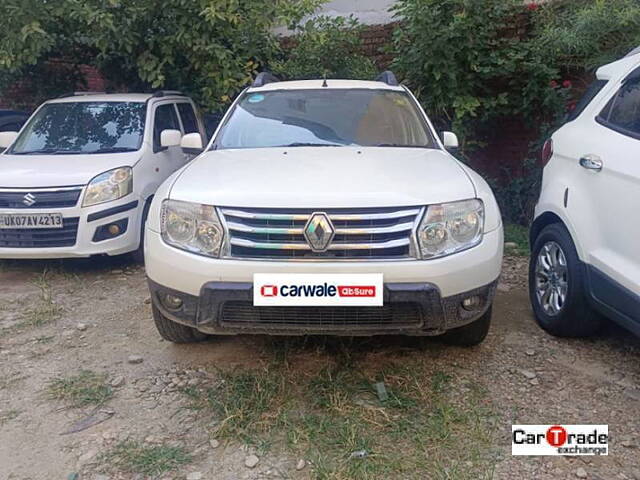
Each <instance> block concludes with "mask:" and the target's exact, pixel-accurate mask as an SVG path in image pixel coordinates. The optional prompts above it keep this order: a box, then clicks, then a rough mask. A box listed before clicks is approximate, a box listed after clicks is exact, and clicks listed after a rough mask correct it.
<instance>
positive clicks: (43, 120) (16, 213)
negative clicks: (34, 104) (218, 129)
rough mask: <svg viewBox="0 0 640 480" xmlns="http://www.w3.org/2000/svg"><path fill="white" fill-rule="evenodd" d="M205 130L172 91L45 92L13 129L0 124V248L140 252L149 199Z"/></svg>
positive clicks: (20, 254) (35, 253)
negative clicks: (47, 95) (40, 102)
mask: <svg viewBox="0 0 640 480" xmlns="http://www.w3.org/2000/svg"><path fill="white" fill-rule="evenodd" d="M183 135H184V137H183ZM202 135H204V126H203V124H202V121H201V120H199V118H198V115H197V113H196V110H195V105H194V103H193V101H191V100H190V99H189V98H187V97H185V96H184V95H182V94H180V93H179V92H164V91H163V92H156V93H155V94H132V93H129V94H87V93H79V94H72V95H67V96H64V97H62V98H58V99H55V100H50V101H48V102H45V103H44V104H43V105H42V106H40V108H38V110H36V112H35V113H34V114H33V115H32V116H31V118H30V119H29V121H28V122H27V124H26V125H25V126H24V127H23V128H22V130H21V131H20V133H19V134H18V132H0V147H7V146H8V147H9V148H8V149H7V150H6V151H5V152H4V153H3V154H2V155H0V258H65V257H89V256H91V255H98V254H107V255H120V254H123V253H128V252H135V253H137V256H138V257H140V258H142V253H141V252H142V248H140V247H141V245H142V241H141V239H142V237H141V235H142V232H143V231H144V230H143V229H142V227H143V224H144V221H145V217H146V214H147V212H148V209H149V206H150V205H151V199H152V198H153V195H154V194H155V191H156V189H157V188H158V186H159V185H160V184H162V183H163V182H164V181H165V180H166V179H167V178H168V177H169V176H170V175H171V174H172V173H173V172H175V171H176V170H178V169H180V168H182V167H183V166H184V165H185V164H186V163H188V162H189V161H190V160H191V159H192V158H193V157H194V156H195V154H194V150H193V149H192V147H198V146H199V147H200V151H201V149H202V137H201V136H202ZM181 142H182V143H183V146H185V147H188V148H189V149H182V148H180V143H181Z"/></svg>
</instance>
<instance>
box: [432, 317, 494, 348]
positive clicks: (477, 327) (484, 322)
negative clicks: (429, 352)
mask: <svg viewBox="0 0 640 480" xmlns="http://www.w3.org/2000/svg"><path fill="white" fill-rule="evenodd" d="M491 310H492V307H489V310H487V311H486V312H485V313H484V314H483V315H482V316H481V317H480V318H479V319H478V320H476V321H474V322H472V323H470V324H469V325H465V326H463V327H458V328H454V329H452V330H449V331H448V332H447V333H445V334H444V335H442V337H441V339H442V341H444V342H445V343H447V344H449V345H457V346H459V347H473V346H475V345H479V344H480V343H482V342H483V341H484V339H485V338H486V337H487V334H488V333H489V327H490V326H491Z"/></svg>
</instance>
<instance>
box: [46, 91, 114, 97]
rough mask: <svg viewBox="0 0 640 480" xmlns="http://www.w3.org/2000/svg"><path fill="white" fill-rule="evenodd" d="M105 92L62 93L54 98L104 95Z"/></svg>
mask: <svg viewBox="0 0 640 480" xmlns="http://www.w3.org/2000/svg"><path fill="white" fill-rule="evenodd" d="M105 93H106V92H69V93H63V94H62V95H60V96H58V97H56V98H66V97H81V96H84V95H104V94H105Z"/></svg>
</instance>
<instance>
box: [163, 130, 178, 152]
mask: <svg viewBox="0 0 640 480" xmlns="http://www.w3.org/2000/svg"><path fill="white" fill-rule="evenodd" d="M180 140H182V132H181V131H180V130H163V131H162V132H160V146H161V147H163V148H164V147H177V146H179V145H180Z"/></svg>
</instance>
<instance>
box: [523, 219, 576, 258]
mask: <svg viewBox="0 0 640 480" xmlns="http://www.w3.org/2000/svg"><path fill="white" fill-rule="evenodd" d="M554 223H561V224H562V225H564V227H565V228H567V225H566V224H565V223H564V221H563V220H562V218H560V217H559V216H558V215H556V214H555V213H553V212H544V213H543V214H542V215H540V216H538V217H537V218H536V219H535V220H534V221H533V224H531V228H530V229H529V249H530V250H532V249H533V244H534V243H535V241H536V238H538V235H540V232H541V231H542V229H544V228H545V227H546V226H548V225H552V224H554ZM567 230H569V229H568V228H567Z"/></svg>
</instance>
